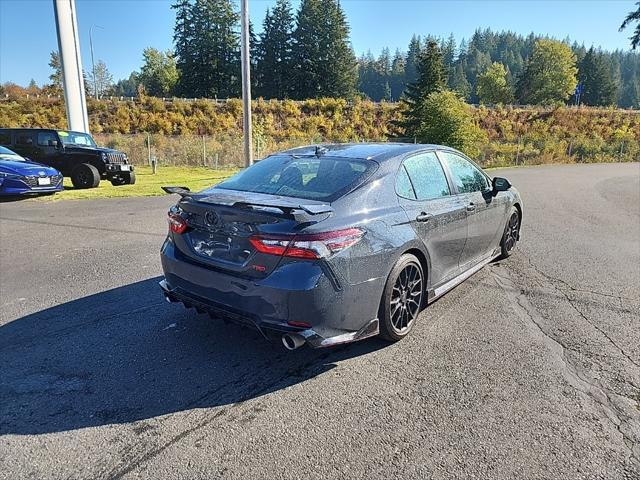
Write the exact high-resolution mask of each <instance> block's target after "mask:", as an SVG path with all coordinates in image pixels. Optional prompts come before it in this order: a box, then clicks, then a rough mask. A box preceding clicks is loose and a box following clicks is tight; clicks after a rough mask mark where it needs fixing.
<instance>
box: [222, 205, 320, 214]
mask: <svg viewBox="0 0 640 480" xmlns="http://www.w3.org/2000/svg"><path fill="white" fill-rule="evenodd" d="M233 206H234V207H238V208H253V207H258V208H265V209H268V208H275V209H278V210H281V211H282V212H283V213H287V214H292V213H294V212H295V211H296V210H302V211H303V212H305V213H308V214H309V215H319V214H321V213H330V212H333V208H332V207H331V205H326V204H322V205H315V204H312V205H278V204H277V203H276V204H269V203H254V202H236V203H234V204H233Z"/></svg>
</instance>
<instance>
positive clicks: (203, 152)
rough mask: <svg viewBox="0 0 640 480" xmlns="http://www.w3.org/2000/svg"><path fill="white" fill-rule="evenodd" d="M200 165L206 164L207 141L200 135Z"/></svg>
mask: <svg viewBox="0 0 640 480" xmlns="http://www.w3.org/2000/svg"><path fill="white" fill-rule="evenodd" d="M202 165H203V166H205V167H206V166H207V141H206V140H205V138H204V135H202Z"/></svg>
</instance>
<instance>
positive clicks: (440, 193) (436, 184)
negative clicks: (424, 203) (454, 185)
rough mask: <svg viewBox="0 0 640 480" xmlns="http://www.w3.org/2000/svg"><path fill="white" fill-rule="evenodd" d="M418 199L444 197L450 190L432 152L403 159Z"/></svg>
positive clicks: (438, 162)
mask: <svg viewBox="0 0 640 480" xmlns="http://www.w3.org/2000/svg"><path fill="white" fill-rule="evenodd" d="M404 166H405V168H406V169H407V173H408V174H409V178H410V179H411V183H412V184H413V189H414V190H415V192H416V197H417V199H418V200H431V199H433V198H440V197H446V196H447V195H449V194H450V193H451V192H450V191H449V184H448V183H447V177H446V176H445V174H444V171H443V170H442V165H441V164H440V161H439V160H438V157H436V154H435V153H433V152H428V153H423V154H421V155H416V156H414V157H410V158H407V159H406V160H405V161H404Z"/></svg>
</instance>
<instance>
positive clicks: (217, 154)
mask: <svg viewBox="0 0 640 480" xmlns="http://www.w3.org/2000/svg"><path fill="white" fill-rule="evenodd" d="M219 156H220V154H219V153H216V154H215V162H216V170H217V169H218V157H219Z"/></svg>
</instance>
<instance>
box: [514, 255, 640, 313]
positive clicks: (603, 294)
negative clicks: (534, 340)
mask: <svg viewBox="0 0 640 480" xmlns="http://www.w3.org/2000/svg"><path fill="white" fill-rule="evenodd" d="M525 258H526V259H527V262H529V265H530V266H531V268H533V269H534V270H535V271H536V273H538V274H539V275H541V276H543V277H544V278H546V279H547V280H549V281H550V282H551V283H552V284H554V283H560V284H562V285H564V286H565V287H566V288H568V289H569V290H571V291H572V292H580V293H588V294H590V295H598V296H600V297H608V298H615V299H617V300H618V301H619V302H620V306H621V307H624V302H623V300H631V301H632V300H634V299H633V298H629V297H625V296H622V295H616V294H614V293H606V292H597V291H595V290H589V289H583V288H577V287H574V286H573V285H571V284H570V283H569V282H567V281H566V280H563V279H562V278H558V277H554V276H553V275H550V274H548V273H547V272H545V271H544V270H542V269H541V268H540V267H538V266H537V265H536V264H535V263H533V260H531V257H525ZM554 287H555V285H554ZM556 289H557V290H560V291H562V292H563V293H564V291H563V290H562V289H560V288H557V287H556Z"/></svg>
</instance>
